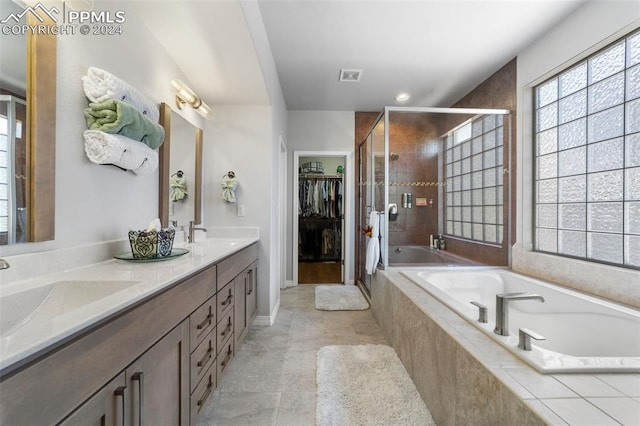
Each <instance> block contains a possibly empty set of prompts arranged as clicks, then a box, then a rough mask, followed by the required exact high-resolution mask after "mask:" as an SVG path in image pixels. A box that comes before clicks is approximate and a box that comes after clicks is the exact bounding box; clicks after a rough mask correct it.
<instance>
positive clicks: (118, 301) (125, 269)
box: [0, 238, 258, 373]
mask: <svg viewBox="0 0 640 426" xmlns="http://www.w3.org/2000/svg"><path fill="white" fill-rule="evenodd" d="M256 241H258V238H210V239H207V240H204V241H202V242H198V243H195V244H188V245H186V244H182V245H177V247H181V248H187V249H189V250H190V252H189V253H187V254H185V255H183V256H180V257H176V258H172V259H169V260H164V261H160V262H146V263H137V262H128V261H125V260H117V259H112V260H107V261H104V262H100V263H95V264H91V265H87V266H84V267H81V268H76V269H70V270H66V271H62V272H57V273H52V274H47V275H44V276H40V277H37V278H33V279H29V280H24V281H17V282H13V283H10V284H7V285H3V286H2V287H1V288H0V302H2V301H4V302H5V309H3V310H4V311H5V312H4V315H8V312H7V311H8V310H9V309H7V308H10V309H12V310H15V311H17V312H20V310H21V309H22V311H23V312H28V311H30V314H29V315H23V316H24V318H23V319H22V320H21V321H20V322H19V323H12V321H11V318H8V317H5V318H1V319H2V321H0V323H1V324H9V325H8V326H7V325H3V326H1V327H2V328H5V329H2V328H0V372H1V373H8V372H9V371H11V370H13V369H15V368H17V367H18V366H19V365H21V364H23V363H24V362H26V361H28V360H30V359H32V358H34V357H36V356H39V355H41V354H43V353H45V352H47V351H48V350H50V349H53V348H54V347H57V346H58V345H59V344H61V343H63V342H65V341H66V340H68V339H69V338H70V337H72V336H74V335H77V334H78V333H79V332H81V331H84V330H86V329H88V328H90V327H91V326H93V325H95V324H98V323H100V322H101V321H103V320H105V319H107V318H110V317H112V316H114V315H115V314H117V313H119V312H121V311H123V310H125V309H126V308H128V307H130V306H132V305H133V304H135V303H136V302H138V301H141V300H144V299H146V298H148V297H150V296H153V295H154V294H156V293H158V292H160V291H161V290H163V289H165V288H167V287H170V286H171V285H172V284H174V283H176V282H177V281H179V280H181V279H183V278H186V277H188V276H190V275H192V274H193V273H195V272H197V271H199V270H201V269H204V268H205V267H206V266H208V265H211V264H214V263H216V262H218V261H220V260H222V259H223V258H225V257H227V256H229V255H231V254H233V253H235V252H237V251H239V250H241V249H243V248H245V247H247V246H249V245H251V244H253V243H255V242H256ZM53 283H58V284H56V286H57V287H55V288H56V290H55V291H49V290H47V289H48V288H49V289H54V287H53V286H52V284H53ZM38 293H40V294H38ZM43 295H44V296H43ZM43 297H44V299H43V300H46V301H47V302H46V303H38V301H39V298H43ZM34 300H35V302H34ZM30 304H31V305H34V306H38V307H37V308H36V309H35V310H32V309H30V308H29V305H30ZM22 305H24V306H25V307H24V308H23V307H22ZM18 317H21V316H20V315H18Z"/></svg>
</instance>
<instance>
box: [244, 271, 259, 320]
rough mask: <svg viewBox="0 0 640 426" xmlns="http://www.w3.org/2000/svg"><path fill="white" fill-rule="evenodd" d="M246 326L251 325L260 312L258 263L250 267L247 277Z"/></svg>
mask: <svg viewBox="0 0 640 426" xmlns="http://www.w3.org/2000/svg"><path fill="white" fill-rule="evenodd" d="M246 291H247V302H246V310H247V312H246V318H247V320H246V326H247V327H249V326H250V325H251V323H252V322H253V319H254V318H255V317H256V315H257V313H258V264H257V263H254V264H253V265H251V267H250V268H249V276H248V278H247V289H246Z"/></svg>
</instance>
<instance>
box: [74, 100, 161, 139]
mask: <svg viewBox="0 0 640 426" xmlns="http://www.w3.org/2000/svg"><path fill="white" fill-rule="evenodd" d="M84 116H85V118H86V120H87V127H88V128H89V130H100V131H102V132H106V133H114V134H115V133H117V134H119V135H122V136H126V137H128V138H131V139H134V140H137V141H140V142H143V143H145V144H147V145H148V146H149V147H150V148H152V149H155V148H157V147H159V146H160V145H162V142H164V128H163V127H162V126H161V125H159V124H158V123H154V122H153V121H151V120H149V119H148V118H146V117H145V116H144V115H142V114H141V113H140V111H138V110H137V109H135V108H134V107H133V106H131V105H129V104H127V103H126V102H120V101H118V100H114V99H111V100H108V101H104V102H92V103H90V104H89V108H86V109H85V110H84Z"/></svg>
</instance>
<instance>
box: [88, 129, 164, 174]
mask: <svg viewBox="0 0 640 426" xmlns="http://www.w3.org/2000/svg"><path fill="white" fill-rule="evenodd" d="M84 151H85V152H86V153H87V157H89V160H91V161H92V162H93V163H96V164H113V165H116V166H118V167H121V168H123V169H126V170H131V171H132V172H134V173H135V174H137V175H146V174H149V173H152V172H153V171H155V170H156V169H157V168H158V153H157V152H155V151H154V150H152V149H151V148H149V147H148V146H147V145H145V144H144V143H142V142H138V141H135V140H133V139H129V138H127V137H125V136H121V135H118V134H111V133H105V132H101V131H99V130H85V132H84Z"/></svg>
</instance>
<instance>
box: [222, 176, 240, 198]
mask: <svg viewBox="0 0 640 426" xmlns="http://www.w3.org/2000/svg"><path fill="white" fill-rule="evenodd" d="M220 186H221V187H222V192H221V193H220V196H221V197H222V199H223V200H224V201H226V202H227V203H235V202H236V187H237V186H238V178H236V174H235V172H233V171H230V172H228V173H227V174H225V175H224V176H222V181H221V182H220Z"/></svg>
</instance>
